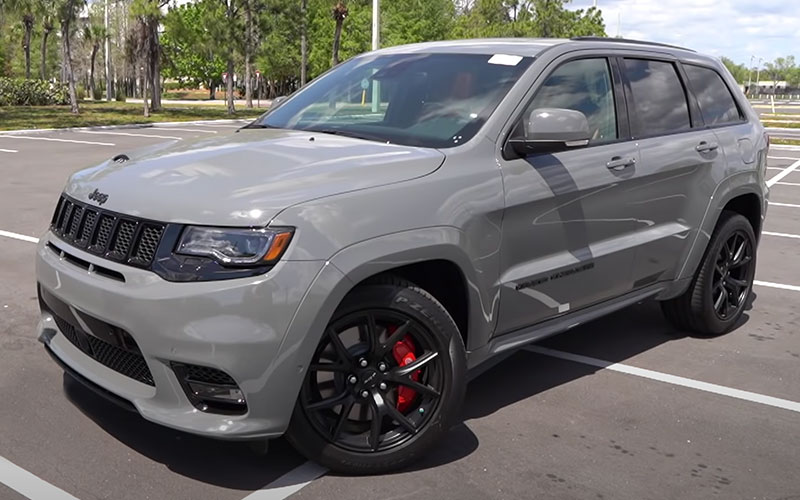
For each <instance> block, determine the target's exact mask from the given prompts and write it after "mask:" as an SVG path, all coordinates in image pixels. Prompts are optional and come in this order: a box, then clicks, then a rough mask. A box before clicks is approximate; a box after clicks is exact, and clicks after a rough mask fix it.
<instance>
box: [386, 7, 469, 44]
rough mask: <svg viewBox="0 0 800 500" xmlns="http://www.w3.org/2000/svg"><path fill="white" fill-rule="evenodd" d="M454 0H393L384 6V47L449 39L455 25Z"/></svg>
mask: <svg viewBox="0 0 800 500" xmlns="http://www.w3.org/2000/svg"><path fill="white" fill-rule="evenodd" d="M455 15H456V10H455V5H454V3H453V1H452V0H392V1H389V2H383V4H382V5H381V43H382V45H383V46H384V47H390V46H392V45H402V44H405V43H416V42H427V41H431V40H443V39H446V38H448V36H449V35H450V31H451V30H452V29H453V24H454V23H455Z"/></svg>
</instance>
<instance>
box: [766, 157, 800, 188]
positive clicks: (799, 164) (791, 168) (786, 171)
mask: <svg viewBox="0 0 800 500" xmlns="http://www.w3.org/2000/svg"><path fill="white" fill-rule="evenodd" d="M797 167H800V160H797V161H796V162H794V163H792V164H791V165H789V166H788V167H786V168H784V169H783V171H781V172H780V173H778V175H776V176H775V177H773V178H772V179H770V180H768V181H767V186H772V185H773V184H775V183H776V182H778V181H779V180H781V179H783V178H784V177H786V176H787V175H789V174H791V173H792V172H794V171H795V170H797Z"/></svg>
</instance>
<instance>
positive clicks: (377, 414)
mask: <svg viewBox="0 0 800 500" xmlns="http://www.w3.org/2000/svg"><path fill="white" fill-rule="evenodd" d="M369 407H370V410H372V421H371V422H370V426H369V439H368V442H369V445H370V446H372V451H378V447H380V445H381V429H382V427H383V416H384V415H385V413H386V412H385V408H386V404H385V403H384V401H383V397H382V396H381V395H380V394H378V393H375V394H374V395H373V399H372V404H370V406H369Z"/></svg>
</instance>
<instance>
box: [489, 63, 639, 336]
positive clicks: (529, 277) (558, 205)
mask: <svg viewBox="0 0 800 500" xmlns="http://www.w3.org/2000/svg"><path fill="white" fill-rule="evenodd" d="M616 75H617V72H616V71H614V70H612V65H611V63H610V61H609V60H608V59H607V58H605V57H588V58H580V59H572V60H568V61H565V62H562V63H560V64H559V65H558V66H557V67H556V68H555V69H554V70H553V71H552V72H551V73H550V74H549V75H548V76H547V77H546V79H545V81H544V83H543V84H542V85H541V86H540V87H539V89H538V90H536V91H535V94H534V97H533V99H532V101H531V102H530V103H529V104H528V105H527V107H526V109H525V112H524V113H523V114H522V117H521V120H527V117H528V116H529V115H530V113H531V112H533V111H534V110H536V109H541V108H566V109H572V110H577V111H581V112H582V113H583V114H584V115H586V117H587V120H588V122H589V127H590V132H591V133H592V139H591V140H590V143H589V145H588V146H587V147H581V148H578V149H569V150H566V151H559V152H552V153H542V154H533V155H530V156H528V157H526V158H516V159H512V160H502V159H501V160H500V166H501V169H502V173H503V182H504V186H505V195H506V211H505V215H504V218H503V241H502V245H501V253H502V256H501V261H502V262H501V285H503V286H502V287H501V292H500V313H499V319H498V329H497V332H498V334H503V333H507V332H511V331H514V330H516V329H519V328H523V327H525V326H528V325H532V324H534V323H537V322H540V321H543V320H546V319H548V318H551V317H554V316H557V315H559V314H564V313H567V312H569V311H573V310H576V309H580V308H583V307H586V306H588V305H591V304H594V303H597V302H601V301H603V300H605V299H608V298H611V297H614V296H618V295H621V294H623V293H625V292H627V291H629V290H630V289H631V287H632V281H631V269H632V266H633V262H634V259H635V253H636V248H635V241H631V239H630V236H631V235H633V234H635V233H636V232H637V231H639V230H640V229H642V227H643V226H645V225H646V224H647V221H642V220H638V219H637V218H636V217H634V216H632V215H631V213H630V211H629V210H628V209H627V207H626V204H625V203H624V200H623V198H622V197H623V196H624V192H625V189H626V186H627V185H628V183H629V182H631V180H632V179H634V178H635V176H636V169H637V164H638V163H639V161H640V158H639V152H638V148H637V145H636V144H635V143H634V142H632V141H629V140H627V137H628V132H627V121H626V120H627V119H626V117H625V112H624V107H622V106H623V105H622V103H621V100H622V99H623V97H622V95H620V94H621V93H622V91H621V85H620V82H619V78H618V77H617V76H616Z"/></svg>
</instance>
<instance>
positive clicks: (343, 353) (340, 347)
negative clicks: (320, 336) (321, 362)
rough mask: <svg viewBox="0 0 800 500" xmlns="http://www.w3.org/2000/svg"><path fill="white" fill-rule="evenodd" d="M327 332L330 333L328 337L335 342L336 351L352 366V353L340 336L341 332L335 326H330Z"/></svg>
mask: <svg viewBox="0 0 800 500" xmlns="http://www.w3.org/2000/svg"><path fill="white" fill-rule="evenodd" d="M326 333H327V334H328V338H330V341H331V344H333V349H334V350H335V351H336V354H338V355H339V359H340V360H341V361H342V362H343V363H344V364H346V365H347V366H348V367H352V366H353V359H352V357H351V356H350V353H349V352H347V348H346V347H345V346H344V344H343V343H342V339H341V338H340V337H339V334H338V333H336V331H335V330H334V329H333V328H328V329H327V330H326Z"/></svg>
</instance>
